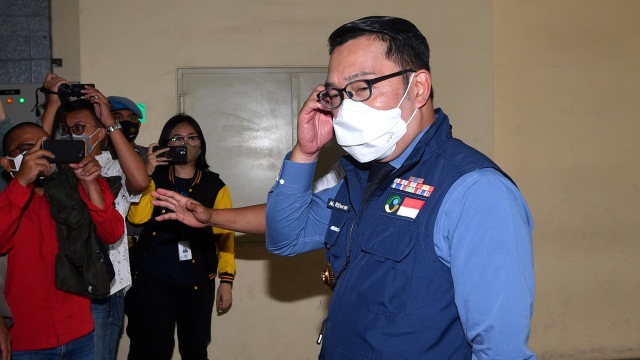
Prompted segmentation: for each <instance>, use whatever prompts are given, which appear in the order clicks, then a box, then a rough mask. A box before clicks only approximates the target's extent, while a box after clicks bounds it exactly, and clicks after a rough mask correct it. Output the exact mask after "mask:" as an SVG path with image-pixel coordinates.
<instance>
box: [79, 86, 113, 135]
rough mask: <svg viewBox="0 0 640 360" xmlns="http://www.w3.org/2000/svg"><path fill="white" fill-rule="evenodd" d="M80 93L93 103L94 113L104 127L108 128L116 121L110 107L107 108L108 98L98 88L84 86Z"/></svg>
mask: <svg viewBox="0 0 640 360" xmlns="http://www.w3.org/2000/svg"><path fill="white" fill-rule="evenodd" d="M81 92H82V95H83V96H84V98H85V99H88V100H89V101H91V103H92V104H93V107H94V109H95V111H96V115H98V118H99V119H100V122H101V123H102V125H104V127H106V128H108V127H109V126H112V125H114V124H115V123H116V121H115V120H114V119H113V116H112V115H111V109H110V108H109V99H107V97H106V96H104V95H103V94H102V93H101V92H100V90H98V89H96V88H94V87H89V86H85V87H84V89H82V90H81Z"/></svg>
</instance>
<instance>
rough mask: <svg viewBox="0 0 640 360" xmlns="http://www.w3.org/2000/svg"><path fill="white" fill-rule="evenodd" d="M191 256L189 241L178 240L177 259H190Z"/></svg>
mask: <svg viewBox="0 0 640 360" xmlns="http://www.w3.org/2000/svg"><path fill="white" fill-rule="evenodd" d="M192 258H193V256H192V254H191V242H190V241H180V242H178V259H180V261H185V260H191V259H192Z"/></svg>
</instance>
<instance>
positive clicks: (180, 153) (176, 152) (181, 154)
mask: <svg viewBox="0 0 640 360" xmlns="http://www.w3.org/2000/svg"><path fill="white" fill-rule="evenodd" d="M160 149H169V150H167V151H165V152H163V153H161V154H159V155H158V157H164V158H167V162H168V163H170V164H186V163H187V147H186V146H154V147H153V149H152V151H153V152H156V151H158V150H160Z"/></svg>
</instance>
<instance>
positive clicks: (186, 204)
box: [151, 189, 211, 228]
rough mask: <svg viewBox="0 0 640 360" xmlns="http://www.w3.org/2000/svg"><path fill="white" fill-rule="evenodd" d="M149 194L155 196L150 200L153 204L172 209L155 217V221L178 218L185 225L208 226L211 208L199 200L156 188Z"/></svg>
mask: <svg viewBox="0 0 640 360" xmlns="http://www.w3.org/2000/svg"><path fill="white" fill-rule="evenodd" d="M151 195H152V196H153V197H155V198H156V200H152V201H151V203H152V204H153V205H154V206H160V207H164V208H167V209H169V210H172V211H173V212H170V213H166V214H162V215H160V216H158V217H156V220H157V221H163V220H178V221H180V222H182V223H184V224H185V225H189V226H191V227H198V228H201V227H205V226H210V224H209V221H210V220H211V209H209V208H207V207H206V206H204V205H202V204H200V203H199V202H197V201H195V200H193V199H189V198H188V197H186V196H182V195H180V194H178V193H177V192H175V191H171V190H166V189H156V191H152V192H151Z"/></svg>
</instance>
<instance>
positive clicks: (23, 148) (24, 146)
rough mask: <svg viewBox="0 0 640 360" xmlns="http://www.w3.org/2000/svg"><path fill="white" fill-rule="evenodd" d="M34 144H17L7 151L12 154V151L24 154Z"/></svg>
mask: <svg viewBox="0 0 640 360" xmlns="http://www.w3.org/2000/svg"><path fill="white" fill-rule="evenodd" d="M34 146H35V144H31V143H26V144H20V145H18V147H17V148H15V149H13V150H11V151H9V154H13V153H14V152H16V151H18V154H22V155H24V154H26V153H27V152H29V150H31V149H32V148H33V147H34Z"/></svg>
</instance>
